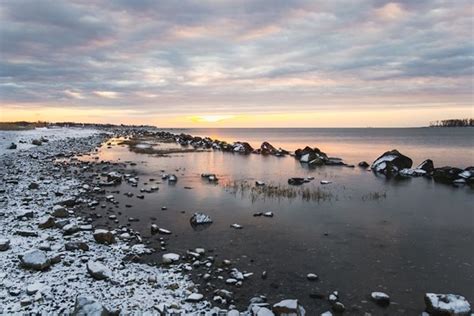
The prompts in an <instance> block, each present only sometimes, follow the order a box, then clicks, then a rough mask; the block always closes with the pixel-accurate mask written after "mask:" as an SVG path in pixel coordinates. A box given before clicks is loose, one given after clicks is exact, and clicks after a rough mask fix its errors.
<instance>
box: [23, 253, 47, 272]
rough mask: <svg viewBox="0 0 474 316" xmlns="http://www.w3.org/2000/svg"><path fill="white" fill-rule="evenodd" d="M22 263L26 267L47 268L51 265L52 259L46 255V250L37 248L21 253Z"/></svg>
mask: <svg viewBox="0 0 474 316" xmlns="http://www.w3.org/2000/svg"><path fill="white" fill-rule="evenodd" d="M20 260H21V265H22V266H23V267H24V268H26V269H33V270H39V271H42V270H46V269H48V268H49V266H50V265H51V261H50V260H49V259H48V257H46V253H45V252H44V251H41V250H38V249H35V250H31V251H28V252H26V253H24V254H22V255H20Z"/></svg>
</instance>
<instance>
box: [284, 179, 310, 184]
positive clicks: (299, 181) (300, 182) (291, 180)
mask: <svg viewBox="0 0 474 316" xmlns="http://www.w3.org/2000/svg"><path fill="white" fill-rule="evenodd" d="M305 182H306V181H305V179H304V178H290V179H288V184H290V185H302V184H303V183H305Z"/></svg>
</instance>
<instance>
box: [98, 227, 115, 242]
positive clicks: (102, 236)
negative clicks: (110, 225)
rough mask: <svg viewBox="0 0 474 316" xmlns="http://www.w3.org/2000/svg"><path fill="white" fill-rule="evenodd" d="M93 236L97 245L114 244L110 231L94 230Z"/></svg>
mask: <svg viewBox="0 0 474 316" xmlns="http://www.w3.org/2000/svg"><path fill="white" fill-rule="evenodd" d="M93 235H94V239H95V241H96V242H98V243H99V244H106V245H110V244H113V243H115V236H114V234H113V233H112V232H111V231H108V230H105V229H96V230H95V231H94V234H93Z"/></svg>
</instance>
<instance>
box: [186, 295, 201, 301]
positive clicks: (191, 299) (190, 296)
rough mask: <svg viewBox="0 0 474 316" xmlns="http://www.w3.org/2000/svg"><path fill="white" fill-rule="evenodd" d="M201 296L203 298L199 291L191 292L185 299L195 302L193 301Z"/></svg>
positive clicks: (198, 299)
mask: <svg viewBox="0 0 474 316" xmlns="http://www.w3.org/2000/svg"><path fill="white" fill-rule="evenodd" d="M203 298H204V295H202V294H199V293H193V294H191V295H189V296H188V297H187V298H186V301H187V302H194V303H195V302H199V301H200V300H202V299H203Z"/></svg>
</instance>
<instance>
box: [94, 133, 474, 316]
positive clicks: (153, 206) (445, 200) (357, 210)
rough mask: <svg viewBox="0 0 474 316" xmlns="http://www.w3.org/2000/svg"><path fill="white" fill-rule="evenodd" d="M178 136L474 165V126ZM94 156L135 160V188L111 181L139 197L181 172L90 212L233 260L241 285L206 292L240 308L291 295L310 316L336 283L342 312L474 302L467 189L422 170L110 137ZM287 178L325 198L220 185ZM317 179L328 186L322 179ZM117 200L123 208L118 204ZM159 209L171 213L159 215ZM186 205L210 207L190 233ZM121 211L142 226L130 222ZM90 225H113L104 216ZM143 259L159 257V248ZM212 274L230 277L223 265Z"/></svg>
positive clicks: (219, 284)
mask: <svg viewBox="0 0 474 316" xmlns="http://www.w3.org/2000/svg"><path fill="white" fill-rule="evenodd" d="M187 132H189V133H191V134H195V135H203V136H204V135H209V136H211V137H215V138H220V139H228V140H247V141H250V142H251V143H252V145H257V144H259V143H260V142H261V141H262V140H268V141H270V142H272V143H273V144H275V145H276V146H282V147H286V148H288V149H295V148H297V147H301V146H303V145H306V144H308V145H314V146H319V147H320V148H321V149H322V150H324V151H326V152H328V153H329V154H331V155H335V156H341V157H343V158H345V160H346V161H348V162H354V163H356V162H358V161H360V160H367V161H369V162H371V161H372V160H373V159H375V158H376V157H377V156H379V155H380V154H381V153H382V152H384V151H386V150H388V149H392V148H398V149H399V150H400V151H402V152H403V153H405V154H407V155H408V156H410V157H412V158H413V159H414V161H415V163H418V162H420V161H422V160H423V159H425V158H432V159H434V161H435V163H436V164H437V165H445V164H447V165H457V166H467V165H472V164H474V163H473V161H472V159H473V157H472V154H473V152H472V148H473V147H472V142H473V140H472V133H473V130H472V129H399V130H394V129H382V130H380V129H377V130H375V129H366V130H363V129H354V130H348V129H344V130H326V129H324V130H323V129H311V130H290V131H289V130H286V131H281V130H274V129H269V130H267V129H265V130H189V131H187ZM397 133H402V134H403V135H398V134H397ZM163 146H169V144H166V145H165V144H163ZM95 155H98V156H99V157H100V159H104V160H108V161H115V162H124V161H128V162H135V163H137V165H136V166H130V164H129V163H127V169H128V170H129V171H130V172H136V173H137V174H138V175H139V177H140V182H139V186H138V188H133V187H131V186H129V185H128V184H127V183H123V184H122V185H120V186H119V187H118V188H117V187H114V188H110V189H108V191H109V192H110V191H114V190H117V189H118V190H120V192H121V193H124V192H128V191H130V192H133V193H135V194H140V193H139V189H140V188H142V187H150V186H151V185H153V184H154V183H152V182H150V181H148V180H149V179H150V178H155V179H160V175H161V173H162V172H161V170H165V171H166V172H168V173H175V174H176V175H177V176H178V177H179V180H178V182H177V184H175V185H169V184H168V183H166V182H164V183H159V184H158V185H159V187H160V190H159V191H158V192H156V193H151V194H146V196H145V199H144V200H140V199H137V198H135V197H132V198H129V197H126V196H124V195H123V194H115V196H116V199H117V200H118V201H119V202H120V204H119V208H115V206H112V205H111V206H110V207H109V208H108V209H105V210H104V209H98V210H97V212H103V213H104V215H109V214H112V213H113V214H116V215H117V216H118V219H119V220H120V223H121V224H130V225H131V226H132V227H133V228H134V229H137V230H139V231H141V232H142V235H143V236H144V237H145V239H146V240H148V241H150V242H151V244H152V245H153V246H156V247H157V248H159V238H160V237H162V236H159V235H156V236H152V235H151V234H150V223H152V222H154V223H157V224H158V225H159V226H160V227H163V228H166V229H169V230H171V231H172V232H173V235H172V236H169V237H167V238H166V239H167V240H168V241H167V242H168V244H167V251H171V252H178V253H184V252H185V251H186V250H187V249H194V248H196V247H204V248H206V249H208V250H211V251H213V252H212V255H214V256H216V257H217V258H218V259H230V260H232V261H233V262H234V263H235V265H236V266H237V267H238V268H239V269H240V270H246V271H250V272H254V273H255V275H254V276H253V277H252V278H250V280H248V281H245V282H244V284H243V286H242V288H240V289H237V288H235V287H233V286H228V285H225V284H224V281H222V280H217V279H215V280H212V281H211V284H212V286H213V287H214V288H227V289H229V290H231V291H233V292H235V293H236V298H237V301H236V303H237V305H239V306H240V307H244V306H247V304H248V299H249V298H251V297H253V296H255V295H257V294H264V295H267V296H268V297H269V299H270V301H272V302H274V301H276V300H279V299H283V298H298V299H299V300H300V301H301V302H302V303H303V305H304V306H305V308H306V309H307V311H308V312H309V315H316V314H317V313H319V312H323V311H326V310H328V309H330V306H329V304H328V303H327V301H326V300H318V299H313V298H310V297H309V294H310V293H322V294H328V293H330V292H331V291H334V290H338V291H339V292H340V295H341V301H342V302H343V303H344V304H345V305H346V308H348V309H349V312H348V314H362V315H363V312H365V311H370V312H372V313H374V314H375V315H383V314H387V315H419V314H420V313H421V311H422V310H423V309H424V302H423V295H424V293H426V292H441V293H459V294H462V295H464V296H466V297H467V298H468V299H469V300H470V301H471V303H472V302H473V300H474V287H473V286H472V285H473V284H474V268H473V264H474V260H473V259H474V255H473V252H472V244H473V241H474V215H473V202H474V199H473V197H474V195H473V193H474V191H473V190H472V189H470V188H467V187H464V188H454V187H451V186H446V185H441V184H435V183H433V182H432V181H430V180H427V179H424V178H414V179H407V180H405V181H394V180H390V181H389V180H387V179H385V178H384V177H381V176H375V175H374V174H373V173H371V172H367V171H365V170H362V169H359V168H352V169H351V168H346V167H319V168H314V169H309V168H307V167H305V166H304V165H301V164H300V163H299V162H297V161H296V160H295V159H293V158H291V157H285V158H277V157H263V156H259V155H249V156H242V155H238V154H232V153H222V152H204V153H184V154H173V155H170V156H168V157H155V156H152V155H143V154H135V153H133V152H130V151H129V150H128V147H126V146H120V145H118V144H117V142H115V143H114V145H113V146H112V148H107V146H103V147H102V148H101V149H100V150H99V152H98V153H96V154H95ZM204 172H213V173H216V174H217V175H218V177H219V178H220V179H221V180H220V182H219V184H218V185H215V184H210V183H208V182H206V181H204V180H203V179H202V178H201V176H200V174H201V173H204ZM294 176H313V177H315V180H314V181H313V182H311V183H308V184H305V185H304V186H303V187H302V189H307V190H309V191H310V192H319V193H323V195H324V198H322V199H320V200H319V201H316V200H309V201H308V200H304V199H302V198H301V197H300V196H296V197H294V198H286V197H274V196H273V197H270V196H261V195H260V196H258V195H257V196H256V195H252V194H250V193H249V191H247V190H244V192H240V191H239V192H234V191H233V190H231V189H229V187H228V186H226V184H232V183H234V182H235V183H238V184H241V183H245V182H247V183H250V184H252V183H254V181H255V180H263V181H265V182H266V183H268V184H272V185H275V186H281V187H282V188H285V187H287V184H286V182H287V179H288V178H289V177H294ZM322 179H325V180H330V181H332V182H333V183H331V184H330V185H326V186H323V185H321V184H320V180H322ZM155 183H156V182H155ZM185 187H191V188H192V189H186V188H185ZM318 190H319V191H318ZM374 194H375V195H374ZM125 204H131V205H132V207H131V208H125V207H124V205H125ZM161 206H167V207H168V210H166V211H162V210H161ZM195 211H202V212H204V213H206V214H208V215H210V216H211V217H212V219H213V220H214V223H213V224H212V225H211V226H210V227H208V228H207V229H204V230H199V231H196V230H194V229H193V228H192V227H191V226H190V224H189V218H190V216H191V214H192V213H193V212H195ZM257 211H273V212H274V214H275V216H274V217H273V218H263V217H254V216H253V213H255V212H257ZM118 212H121V214H118ZM183 212H184V213H183ZM130 216H133V217H136V218H139V219H140V222H133V223H128V221H127V218H128V217H130ZM233 223H238V224H240V225H243V226H244V228H243V229H242V230H234V229H232V228H230V227H229V226H230V225H231V224H233ZM98 225H100V226H105V227H110V228H115V227H116V226H117V225H116V224H114V223H113V222H111V221H109V220H108V219H107V216H104V218H102V219H101V220H99V222H98ZM149 260H150V261H157V262H158V261H159V260H160V254H157V255H155V256H151V257H149ZM206 271H207V270H206V269H203V268H199V269H197V270H196V271H194V272H193V275H194V277H195V280H196V281H197V282H198V283H200V279H199V277H198V274H199V273H205V272H206ZM262 271H268V278H267V279H266V280H261V278H260V274H261V273H262ZM307 273H316V274H318V275H319V277H320V280H319V281H317V282H310V281H307V280H306V274H307ZM214 275H215V274H214ZM219 275H222V276H223V277H224V279H226V278H227V277H228V276H227V274H226V273H221V274H219ZM201 288H202V289H201V292H202V293H203V294H209V296H210V297H211V298H212V294H211V293H212V291H210V292H206V289H205V286H204V285H202V287H201ZM376 290H380V291H385V292H387V293H388V294H390V296H391V298H392V301H393V302H394V304H392V305H391V306H390V307H389V308H388V309H386V310H383V309H381V308H378V307H377V306H375V305H374V304H373V303H372V302H370V301H368V295H369V294H370V292H372V291H376Z"/></svg>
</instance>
